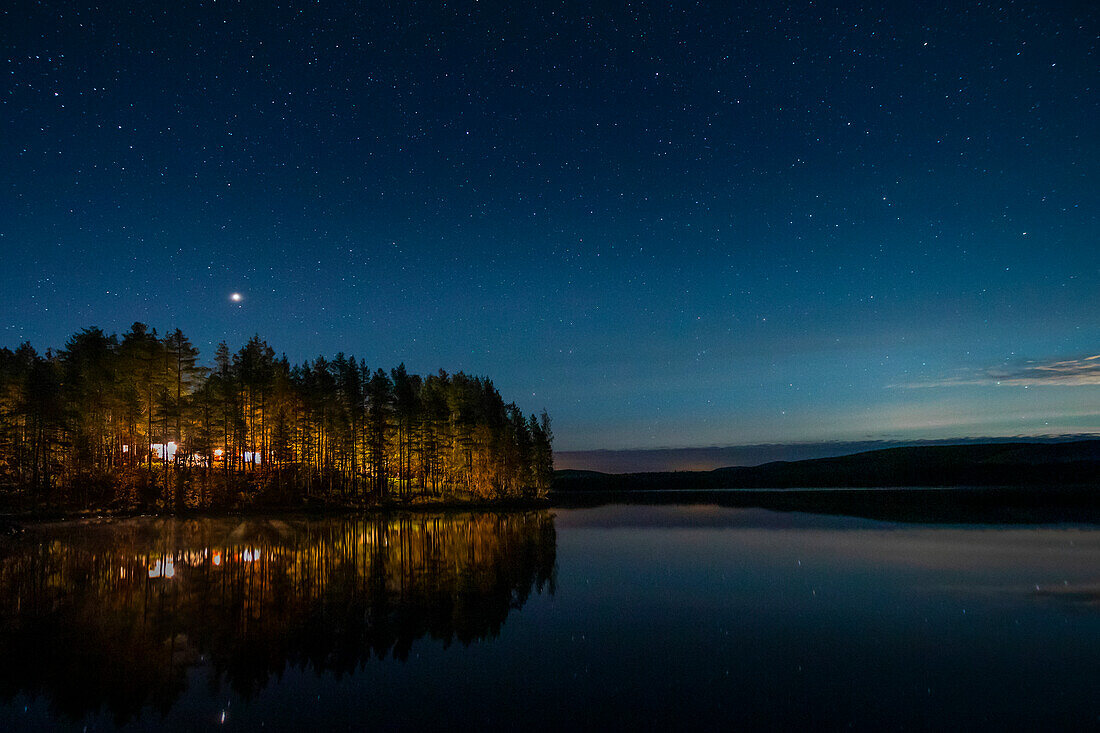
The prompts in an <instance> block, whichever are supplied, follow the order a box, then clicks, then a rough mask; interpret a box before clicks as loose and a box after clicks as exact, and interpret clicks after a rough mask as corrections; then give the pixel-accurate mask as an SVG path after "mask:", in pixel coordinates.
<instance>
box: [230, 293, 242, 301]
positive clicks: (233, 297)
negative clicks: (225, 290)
mask: <svg viewBox="0 0 1100 733" xmlns="http://www.w3.org/2000/svg"><path fill="white" fill-rule="evenodd" d="M229 299H230V300H232V301H233V302H234V303H240V302H241V301H242V300H244V296H243V295H241V294H240V293H233V294H232V295H230V296H229Z"/></svg>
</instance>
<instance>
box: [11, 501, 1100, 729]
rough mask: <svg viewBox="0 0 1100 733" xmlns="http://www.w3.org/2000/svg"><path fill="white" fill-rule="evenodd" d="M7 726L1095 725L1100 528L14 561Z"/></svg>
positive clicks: (420, 533)
mask: <svg viewBox="0 0 1100 733" xmlns="http://www.w3.org/2000/svg"><path fill="white" fill-rule="evenodd" d="M0 660H2V665H0V730H24V729H26V730H36V729H37V730H53V729H57V728H59V727H61V728H72V729H84V728H87V729H88V730H111V729H114V728H115V727H116V726H121V727H123V728H126V729H146V730H152V729H156V730H162V729H195V728H210V727H220V728H224V729H234V730H257V729H259V728H261V727H263V728H264V729H275V730H291V729H301V728H308V727H312V728H315V729H316V728H341V729H355V730H361V729H366V728H372V727H379V726H381V727H383V728H386V729H395V728H396V729H415V728H422V727H428V728H433V729H438V728H451V729H460V730H463V729H474V728H478V729H493V728H506V729H512V728H520V727H523V728H534V729H550V728H553V729H563V728H565V727H567V726H569V727H588V728H591V727H601V728H625V727H640V728H642V729H654V728H658V729H664V728H668V727H673V728H689V727H693V728H698V727H700V726H701V727H703V728H704V729H708V728H709V729H714V728H719V727H720V728H729V727H730V726H731V725H737V726H741V727H745V726H748V727H761V728H763V727H774V726H777V725H786V726H791V725H802V726H814V727H815V728H818V729H821V728H826V729H835V728H849V727H851V728H855V729H876V728H882V727H890V728H894V729H898V728H905V729H913V728H916V729H928V728H934V729H944V728H948V729H965V728H974V727H979V726H980V727H982V728H990V727H993V726H997V727H1000V728H1002V729H1004V728H1008V729H1037V728H1038V729H1045V730H1050V729H1092V728H1095V727H1098V726H1100V528H1098V527H1096V526H1092V525H1083V526H1073V525H1058V526H962V525H951V526H929V525H907V524H895V523H890V522H882V521H872V520H864V519H852V518H843V517H828V516H817V515H808V514H797V513H778V512H770V511H766V510H760V509H736V508H720V507H713V506H660V507H643V506H608V507H601V508H594V509H575V510H556V511H554V512H552V513H551V512H528V513H503V514H496V513H478V514H440V515H406V516H390V517H386V518H377V517H375V518H367V519H347V518H325V519H306V518H285V517H283V518H277V519H249V520H239V519H204V520H186V521H176V520H154V519H143V520H126V521H116V522H104V523H98V524H73V523H67V524H61V525H52V526H49V527H39V528H35V529H34V530H28V532H27V534H26V536H24V537H22V538H21V539H19V540H17V541H14V542H6V541H5V543H4V544H3V545H0Z"/></svg>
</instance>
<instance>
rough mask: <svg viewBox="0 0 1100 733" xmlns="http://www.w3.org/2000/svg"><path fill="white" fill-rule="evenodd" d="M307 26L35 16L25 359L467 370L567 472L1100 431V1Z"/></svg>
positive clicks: (234, 11) (466, 12) (10, 174)
mask: <svg viewBox="0 0 1100 733" xmlns="http://www.w3.org/2000/svg"><path fill="white" fill-rule="evenodd" d="M297 10H298V11H300V12H297V11H296V10H295V8H293V7H280V8H274V9H271V10H270V12H266V13H257V12H254V11H252V10H251V9H249V8H247V7H242V6H228V5H226V6H221V5H219V6H216V7H209V8H208V7H202V6H180V7H175V6H173V7H151V6H150V7H144V6H143V7H140V8H136V9H132V8H131V9H123V8H115V7H98V6H86V7H85V6H79V5H77V6H73V7H71V8H69V7H66V8H54V7H47V6H39V7H36V8H33V9H28V10H27V12H25V13H19V14H18V17H15V15H16V14H12V15H13V17H9V18H8V21H9V25H8V28H7V33H6V34H5V35H6V37H7V39H8V41H7V44H6V54H5V55H4V56H3V57H2V59H0V60H2V61H3V63H4V66H5V68H6V70H7V72H8V73H7V74H6V75H5V76H6V79H7V82H6V89H7V92H8V93H7V94H5V95H3V96H2V97H0V114H2V115H3V120H4V129H5V130H6V134H5V136H4V138H3V139H2V140H0V160H4V161H5V162H6V165H4V166H0V214H2V216H0V251H2V253H3V255H4V259H5V267H4V268H3V269H2V271H0V346H5V347H8V348H15V347H17V346H18V345H19V344H21V343H23V342H25V341H29V342H31V343H32V344H33V345H34V346H35V348H37V349H38V350H39V351H44V350H45V349H46V348H48V347H52V348H59V347H61V346H62V345H63V344H64V343H65V341H66V340H67V339H68V338H69V337H70V336H71V335H73V334H74V333H76V332H77V331H78V330H79V329H81V328H85V327H89V326H92V325H98V326H99V327H100V328H102V329H103V330H104V331H106V332H108V333H120V334H121V333H123V332H124V331H125V330H126V329H127V328H129V326H130V324H131V323H133V322H134V321H141V322H144V323H147V324H149V326H151V327H154V328H156V329H157V330H158V332H161V333H166V332H167V331H169V330H171V329H173V328H177V327H178V328H180V329H182V331H183V332H184V333H185V334H186V335H187V336H188V337H190V339H191V340H192V341H193V342H194V344H195V345H196V346H198V347H199V348H200V350H201V352H202V355H201V359H202V360H203V361H204V362H208V361H209V360H210V359H211V358H212V356H213V348H214V346H215V345H216V344H217V343H218V342H219V341H221V340H223V339H224V340H226V341H227V342H228V343H229V344H230V346H231V348H234V349H235V348H237V347H239V346H240V345H242V344H243V343H244V342H245V341H246V340H247V339H248V337H249V336H251V335H252V334H254V333H257V334H259V335H260V336H261V337H263V338H264V339H266V340H268V342H269V343H270V344H271V345H272V346H273V347H274V348H275V350H276V352H278V353H285V354H286V355H287V356H288V358H289V359H290V360H291V361H292V362H293V363H301V362H302V361H303V360H305V359H312V358H314V357H316V356H317V355H324V356H326V358H328V357H332V356H334V355H335V354H337V353H340V352H343V353H346V354H348V355H354V356H356V357H357V358H360V359H364V360H365V361H366V362H367V363H368V364H370V365H371V366H372V367H375V366H378V365H380V364H381V365H384V367H385V368H386V369H389V368H392V367H394V366H396V365H397V364H399V363H404V364H405V365H406V366H407V368H408V369H409V371H411V372H414V373H420V374H431V373H435V372H436V371H437V370H439V369H445V370H446V371H448V372H450V373H455V372H459V371H462V372H465V373H467V374H472V375H479V376H486V377H488V378H490V379H492V380H493V382H494V384H495V385H496V386H497V388H498V389H499V390H500V392H501V393H502V395H504V397H505V398H506V399H507V400H509V401H514V402H515V403H516V404H517V405H518V406H519V407H520V408H521V409H522V410H523V411H524V413H527V414H530V413H537V412H540V411H541V410H544V409H545V410H546V411H548V412H549V414H550V416H551V417H552V418H553V421H554V430H555V434H556V442H555V447H556V448H557V450H558V451H559V454H561V455H563V456H566V457H568V456H569V455H570V454H574V453H578V452H582V451H595V450H607V451H646V450H649V451H657V450H660V449H661V446H669V445H677V446H682V447H683V448H684V449H685V450H686V449H690V447H691V446H696V447H699V448H700V449H705V447H706V446H724V445H728V446H744V445H759V444H773V443H774V444H784V445H809V444H830V443H855V442H860V441H914V440H928V441H932V440H961V439H965V438H967V437H968V436H976V435H979V436H980V435H990V436H1009V435H1050V434H1066V435H1073V434H1082V433H1087V434H1092V433H1100V399H1098V396H1100V394H1098V389H1100V298H1097V297H1096V293H1098V292H1100V247H1097V246H1096V233H1097V231H1098V222H1097V212H1098V211H1100V185H1098V183H1097V176H1096V171H1097V170H1100V134H1098V133H1097V129H1096V126H1095V124H1094V123H1089V122H1088V120H1089V119H1093V120H1095V119H1097V118H1100V95H1098V94H1097V85H1096V83H1095V78H1096V72H1097V70H1098V68H1100V64H1098V56H1097V48H1096V38H1097V34H1096V28H1097V27H1100V10H1098V9H1097V8H1096V7H1073V6H1067V7H1061V6H1058V7H1049V6H1047V5H1045V4H1042V3H1024V4H1020V5H1013V6H1010V7H1005V8H994V7H984V6H981V7H970V8H966V9H963V10H960V11H959V12H957V13H951V14H948V13H942V14H937V15H932V16H929V15H927V14H925V13H923V12H921V10H920V9H919V8H915V7H913V8H911V7H897V8H889V9H868V8H865V7H863V6H861V5H859V4H856V3H841V4H839V5H837V6H836V7H831V8H816V7H814V8H804V9H801V10H796V9H791V8H787V9H785V10H784V9H773V8H768V7H742V8H739V9H738V10H737V12H734V11H732V10H731V9H729V8H725V7H716V8H708V7H698V6H692V7H686V6H684V7H681V6H679V5H677V4H676V3H671V4H667V5H663V6H660V7H648V6H622V7H617V6H616V7H607V8H594V9H589V8H560V7H558V6H557V5H545V4H542V3H537V2H536V3H532V4H523V5H519V6H505V7H492V8H490V7H488V6H487V5H483V4H474V5H470V6H468V7H467V6H464V5H457V6H447V7H446V8H439V9H435V10H432V9H429V8H426V7H422V6H409V7H407V8H404V7H403V8H401V9H386V8H379V9H376V12H372V13H370V14H367V13H363V12H360V11H359V10H358V9H356V8H354V7H344V6H328V5H323V4H315V5H308V6H303V7H302V8H299V9H297ZM70 11H71V12H70ZM1090 110H1091V111H1090Z"/></svg>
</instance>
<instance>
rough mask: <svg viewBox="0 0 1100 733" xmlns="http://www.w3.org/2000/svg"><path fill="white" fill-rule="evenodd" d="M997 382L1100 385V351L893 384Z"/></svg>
mask: <svg viewBox="0 0 1100 733" xmlns="http://www.w3.org/2000/svg"><path fill="white" fill-rule="evenodd" d="M973 384H995V385H1008V386H1010V387H1033V386H1058V387H1080V386H1083V385H1100V354H1096V355H1095V356H1083V357H1080V358H1077V359H1058V360H1055V359H1048V360H1046V361H1027V362H1024V363H1023V364H1021V365H1019V366H1015V367H1009V366H1000V367H990V368H988V369H980V370H976V371H973V372H969V373H967V374H962V375H957V376H953V377H945V378H943V379H933V380H929V381H924V382H911V383H909V384H899V385H894V386H898V387H957V386H960V385H973Z"/></svg>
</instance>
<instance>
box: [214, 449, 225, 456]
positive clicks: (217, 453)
mask: <svg viewBox="0 0 1100 733" xmlns="http://www.w3.org/2000/svg"><path fill="white" fill-rule="evenodd" d="M214 455H215V456H217V457H218V458H221V457H222V456H224V455H225V451H223V450H222V449H221V448H215V449H214Z"/></svg>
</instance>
